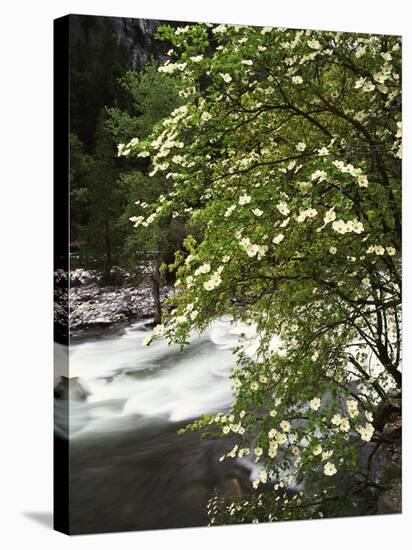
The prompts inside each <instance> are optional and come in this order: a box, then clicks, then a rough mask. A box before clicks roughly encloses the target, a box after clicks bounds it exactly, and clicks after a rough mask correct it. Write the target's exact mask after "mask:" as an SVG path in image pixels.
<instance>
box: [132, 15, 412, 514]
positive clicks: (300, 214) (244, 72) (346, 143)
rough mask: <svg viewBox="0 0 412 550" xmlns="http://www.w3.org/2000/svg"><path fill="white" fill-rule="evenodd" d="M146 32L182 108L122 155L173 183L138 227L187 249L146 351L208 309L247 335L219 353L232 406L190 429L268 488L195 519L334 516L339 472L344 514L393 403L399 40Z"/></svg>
mask: <svg viewBox="0 0 412 550" xmlns="http://www.w3.org/2000/svg"><path fill="white" fill-rule="evenodd" d="M160 33H161V37H162V38H164V39H167V40H169V41H170V42H171V43H172V44H173V48H172V50H171V51H170V52H169V58H168V60H167V61H166V62H165V63H164V65H163V66H161V67H160V68H159V71H161V72H164V73H167V74H170V75H173V76H174V77H175V78H176V80H177V81H178V83H179V89H180V95H181V97H182V98H184V100H185V101H184V103H183V105H182V106H180V107H178V108H177V109H175V110H174V111H173V112H172V114H171V116H169V117H168V118H166V119H165V120H163V121H162V122H161V123H160V124H158V125H157V126H156V128H155V130H154V132H153V134H152V135H151V136H150V138H149V139H147V140H145V141H143V142H138V143H133V142H132V143H131V144H130V145H129V146H128V149H130V155H137V156H139V155H149V154H150V156H151V162H152V170H151V174H152V175H155V174H158V173H161V174H164V176H165V177H166V178H167V179H169V180H170V181H171V182H172V191H171V192H170V193H169V194H168V195H167V196H163V197H162V198H161V200H160V201H159V202H158V203H156V204H154V205H151V206H148V207H147V208H146V209H145V211H144V212H143V213H142V212H141V213H140V215H141V219H142V223H147V224H150V223H155V222H156V221H157V220H159V219H160V218H162V217H165V216H172V217H183V219H185V220H186V221H187V223H188V224H196V226H197V227H199V226H200V227H202V237H201V238H200V239H199V238H198V239H197V240H195V239H194V238H189V239H188V240H187V243H186V244H187V249H188V254H187V255H186V256H184V255H182V254H181V255H180V256H178V261H177V264H178V272H177V276H178V280H177V282H176V290H177V292H176V295H175V297H174V299H173V303H172V311H171V313H170V315H169V317H168V318H167V319H166V321H165V323H164V324H163V325H159V326H158V327H156V329H155V331H154V333H153V334H152V335H151V337H150V338H149V339H148V340H147V342H146V343H150V340H151V339H153V338H156V337H160V336H161V337H163V338H165V339H166V341H167V342H169V343H178V344H180V345H182V346H183V345H185V344H186V343H187V341H188V336H189V335H190V333H191V331H193V330H194V329H196V330H200V331H201V330H203V329H205V328H206V327H207V326H208V325H209V324H210V323H211V322H212V321H213V320H214V319H216V318H218V317H220V316H223V315H230V316H231V318H232V319H233V320H234V322H236V323H243V324H245V325H250V326H251V327H253V330H254V333H255V335H256V336H255V338H254V342H253V345H251V342H250V340H248V341H245V342H243V345H242V343H241V344H240V345H239V348H238V349H237V351H236V353H237V358H238V369H237V370H236V372H234V373H233V390H234V395H235V400H234V404H233V406H232V409H231V410H230V411H229V412H228V413H225V414H223V413H222V414H218V415H216V416H213V417H203V418H202V419H201V420H200V421H198V422H196V423H195V424H194V427H195V428H196V429H207V430H211V431H215V432H216V431H217V432H219V433H221V434H222V435H228V436H230V437H232V438H233V437H234V438H236V440H237V441H236V444H235V446H234V448H233V450H232V451H231V452H230V453H229V454H228V455H227V456H230V457H233V458H235V457H244V456H247V455H250V457H251V458H252V459H254V460H255V461H256V462H257V463H258V464H260V465H261V466H262V467H261V470H260V474H259V477H258V479H257V480H256V481H255V483H254V485H255V488H256V489H257V494H259V487H260V484H265V483H266V482H267V481H268V480H269V479H273V480H277V481H278V483H277V484H276V485H275V487H276V488H277V489H278V491H280V493H279V494H278V497H276V499H273V498H272V499H271V500H270V501H267V499H266V497H265V496H264V494H263V493H262V494H261V495H259V496H257V497H255V498H252V499H250V500H249V501H248V502H247V503H246V504H245V503H243V504H236V503H231V504H230V506H229V505H226V504H224V505H221V504H219V501H218V500H215V501H213V502H211V503H210V513H211V518H212V519H211V522H219V519H218V518H219V517H221V518H222V517H223V518H224V519H223V520H221V521H222V522H225V523H227V522H228V521H230V518H233V521H252V520H254V521H258V520H262V519H263V520H271V519H277V518H279V517H280V518H282V519H284V518H288V517H311V515H313V514H318V515H321V514H323V513H324V511H323V508H322V506H321V505H320V502H323V503H324V502H329V506H328V509H327V512H326V513H328V514H329V515H334V514H338V513H340V512H339V510H338V508H337V503H339V502H341V500H342V499H341V498H338V497H339V496H340V497H341V495H340V493H339V491H340V484H339V483H338V482H337V480H338V479H347V478H346V477H345V476H346V474H347V473H348V472H356V475H355V476H354V477H352V478H351V479H352V480H355V481H356V482H355V483H354V484H352V485H350V487H349V486H348V485H347V484H346V485H345V486H344V491H345V494H346V495H350V497H348V499H349V500H350V501H351V502H352V503H355V502H356V495H361V494H362V492H363V491H364V490H365V489H367V488H368V487H374V488H376V487H377V484H376V480H375V481H373V480H372V479H371V477H370V460H369V461H367V464H366V465H364V467H363V466H362V464H361V458H360V456H361V452H360V449H361V448H362V446H370V447H371V449H373V444H374V445H375V446H376V445H379V441H380V439H379V438H380V434H381V432H382V430H383V428H384V426H385V424H386V422H387V421H388V418H387V417H386V416H385V414H386V413H385V411H387V410H388V408H387V405H388V402H389V401H390V400H391V399H393V398H395V397H396V398H399V397H400V392H401V369H400V362H401V316H400V315H401V312H400V308H401V262H400V255H401V136H402V130H401V110H400V108H401V75H400V70H401V43H400V38H399V37H396V36H375V35H361V34H349V33H339V32H315V31H300V30H287V29H272V28H257V27H255V28H254V27H243V26H235V25H234V26H228V25H218V26H212V25H208V24H201V25H190V26H189V25H188V26H185V27H180V28H178V29H177V30H176V29H172V28H171V27H168V26H165V27H163V28H162V30H161V31H160ZM139 219H140V218H139ZM385 407H386V408H385ZM378 419H379V420H378ZM372 452H373V450H372ZM370 454H371V453H370ZM370 454H369V455H368V456H370ZM225 458H226V457H225V456H223V457H221V459H222V460H224V459H225ZM303 483H304V490H303V491H300V492H299V490H301V489H302V487H303V485H302V484H303ZM290 486H292V487H294V488H295V489H296V487H297V488H298V489H299V490H298V491H297V492H294V493H293V496H291V495H292V493H290V492H288V491H289V490H288V487H290ZM341 487H343V484H342V485H341ZM274 501H276V506H275V505H274ZM335 504H336V506H335ZM222 506H223V507H222ZM354 506H355V507H356V504H354ZM303 510H305V512H303ZM217 512H219V513H217ZM219 514H220V516H219Z"/></svg>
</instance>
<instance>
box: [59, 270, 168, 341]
mask: <svg viewBox="0 0 412 550" xmlns="http://www.w3.org/2000/svg"><path fill="white" fill-rule="evenodd" d="M92 276H93V273H92V272H86V271H84V270H75V271H74V272H73V273H72V277H74V280H76V281H80V283H79V284H76V285H75V286H71V288H70V293H69V300H70V315H69V323H70V334H71V335H72V336H74V337H80V336H82V335H84V334H83V333H87V334H92V335H95V334H97V333H98V332H99V331H101V330H102V329H104V330H105V331H106V329H110V331H111V332H113V331H115V332H118V331H117V329H119V330H121V329H122V328H124V327H125V326H126V325H127V324H128V323H130V322H131V321H132V320H135V319H138V318H142V319H144V318H150V317H152V316H153V315H154V301H153V296H152V292H151V288H150V287H148V286H140V287H138V288H136V287H134V286H127V285H126V286H116V287H115V286H101V285H100V283H99V282H92V283H90V284H86V283H87V281H89V280H90V278H91V277H92ZM96 280H98V278H97V279H96ZM172 293H173V289H172V288H171V287H165V288H163V289H162V290H161V292H160V298H161V301H164V300H166V299H167V298H169V297H170V296H171V295H172Z"/></svg>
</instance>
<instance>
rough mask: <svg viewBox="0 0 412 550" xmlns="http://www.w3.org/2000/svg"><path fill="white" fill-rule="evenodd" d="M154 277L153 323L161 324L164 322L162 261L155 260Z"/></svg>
mask: <svg viewBox="0 0 412 550" xmlns="http://www.w3.org/2000/svg"><path fill="white" fill-rule="evenodd" d="M151 279H152V294H153V301H154V308H155V314H154V319H153V323H154V324H155V325H159V324H160V323H161V322H162V304H161V301H160V263H159V261H158V260H155V261H154V265H153V273H152V276H151Z"/></svg>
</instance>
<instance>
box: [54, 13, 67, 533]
mask: <svg viewBox="0 0 412 550" xmlns="http://www.w3.org/2000/svg"><path fill="white" fill-rule="evenodd" d="M69 20H70V18H69V16H65V17H62V18H59V19H56V20H55V21H54V62H53V63H54V171H53V176H54V395H55V397H56V396H57V394H58V393H59V391H60V390H61V389H62V387H63V386H64V384H67V383H68V379H69V361H68V356H69V354H68V350H69V329H68V307H69V300H68V296H69ZM68 413H69V411H68V400H64V399H63V400H62V399H59V400H58V401H57V400H56V399H55V412H54V425H55V429H54V528H55V529H56V530H57V531H61V532H62V533H66V534H69V531H70V522H69V442H68V439H67V437H66V436H65V435H63V430H60V429H59V426H61V425H62V424H64V423H65V422H68V418H69V415H68Z"/></svg>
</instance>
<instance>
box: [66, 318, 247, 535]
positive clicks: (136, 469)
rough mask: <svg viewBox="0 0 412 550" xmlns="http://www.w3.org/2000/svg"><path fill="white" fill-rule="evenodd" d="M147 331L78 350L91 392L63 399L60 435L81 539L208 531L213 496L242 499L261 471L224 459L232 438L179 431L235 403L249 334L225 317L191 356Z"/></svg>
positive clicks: (73, 356) (74, 354) (76, 371)
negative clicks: (243, 342)
mask: <svg viewBox="0 0 412 550" xmlns="http://www.w3.org/2000/svg"><path fill="white" fill-rule="evenodd" d="M147 334H148V330H147V329H146V328H145V323H144V322H138V323H135V324H133V325H131V326H130V327H129V328H128V329H127V330H126V332H125V334H123V335H121V336H116V337H111V338H107V339H98V340H93V341H82V342H79V343H75V344H72V346H71V348H70V377H78V378H79V382H80V383H81V384H82V386H83V387H84V388H85V389H86V390H87V391H88V392H89V395H88V398H87V400H70V401H69V403H67V401H64V400H62V399H56V400H55V407H56V414H55V419H56V433H57V434H58V435H59V436H60V437H62V438H67V437H68V438H69V439H70V520H71V532H72V533H92V532H105V531H106V532H107V531H123V530H138V529H157V528H166V527H183V526H195V525H205V524H207V513H206V503H207V500H208V498H209V497H210V496H211V495H212V494H213V492H214V491H215V490H216V489H217V490H218V491H219V492H220V494H223V495H226V496H236V495H239V494H242V493H244V492H245V490H247V488H248V487H249V486H250V483H249V478H250V477H251V476H252V477H254V475H255V472H254V471H253V468H251V469H249V465H248V464H245V463H243V464H242V465H241V464H239V463H238V462H236V461H234V460H225V461H224V462H220V461H219V460H218V459H219V457H220V456H221V455H222V454H223V453H224V452H225V451H227V450H229V449H230V448H231V447H232V446H233V442H232V441H230V440H228V439H227V438H225V439H224V440H223V439H200V437H199V435H198V434H197V433H192V432H191V433H187V434H184V435H177V430H178V429H179V428H181V427H183V426H185V425H186V424H187V423H188V422H189V421H190V420H193V419H195V418H198V417H199V416H200V415H201V414H203V413H214V412H218V411H225V410H227V409H228V408H229V407H230V404H231V402H232V399H233V396H232V391H231V388H230V371H231V368H232V367H233V366H234V364H235V358H234V356H233V354H232V352H233V350H234V349H235V348H236V346H237V345H238V341H239V334H240V330H239V328H236V327H234V326H233V325H232V324H231V322H230V319H221V320H218V321H216V322H215V323H213V325H212V326H211V327H210V328H209V329H207V330H206V331H205V332H204V333H203V334H202V335H194V336H193V337H192V339H191V343H190V345H189V346H187V347H186V348H185V350H184V351H183V352H181V351H179V350H178V349H177V348H176V347H169V346H167V345H166V344H165V343H164V342H163V341H156V342H154V343H153V344H152V345H150V346H148V347H147V346H143V345H142V340H143V338H144V336H146V335H147ZM58 352H59V353H64V352H65V350H63V349H60V350H58ZM57 374H59V373H58V372H57ZM67 405H68V407H67ZM67 409H68V410H69V415H68V418H67Z"/></svg>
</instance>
